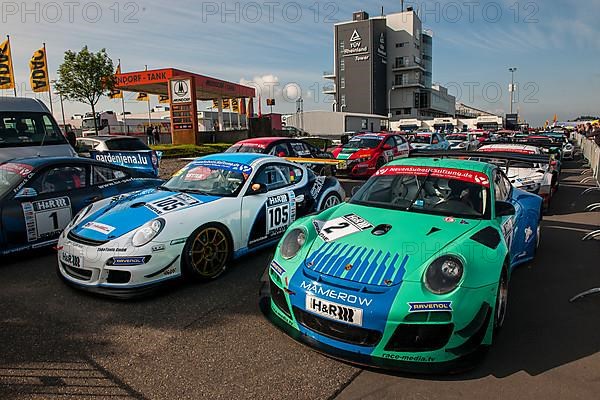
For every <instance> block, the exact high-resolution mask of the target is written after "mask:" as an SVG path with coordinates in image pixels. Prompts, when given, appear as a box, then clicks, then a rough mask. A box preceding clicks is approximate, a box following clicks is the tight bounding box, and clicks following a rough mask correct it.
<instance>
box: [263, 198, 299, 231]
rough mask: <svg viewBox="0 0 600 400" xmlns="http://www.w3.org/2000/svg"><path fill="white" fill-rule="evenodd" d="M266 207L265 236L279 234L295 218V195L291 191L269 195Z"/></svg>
mask: <svg viewBox="0 0 600 400" xmlns="http://www.w3.org/2000/svg"><path fill="white" fill-rule="evenodd" d="M266 208H267V224H266V227H267V231H266V234H267V238H272V237H275V236H279V235H281V234H283V232H285V230H286V229H287V227H288V226H289V225H290V224H291V223H292V222H294V221H295V220H296V195H295V193H294V192H293V191H290V192H288V193H284V194H280V195H278V196H273V197H269V198H268V199H267V203H266Z"/></svg>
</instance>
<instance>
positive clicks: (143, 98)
mask: <svg viewBox="0 0 600 400" xmlns="http://www.w3.org/2000/svg"><path fill="white" fill-rule="evenodd" d="M135 99H136V100H137V101H150V96H148V93H138V95H137V97H136V98H135Z"/></svg>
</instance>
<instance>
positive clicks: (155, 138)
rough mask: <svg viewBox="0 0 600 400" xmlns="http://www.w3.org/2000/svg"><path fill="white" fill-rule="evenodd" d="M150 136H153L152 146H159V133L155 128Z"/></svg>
mask: <svg viewBox="0 0 600 400" xmlns="http://www.w3.org/2000/svg"><path fill="white" fill-rule="evenodd" d="M152 135H153V136H154V144H160V131H159V130H158V127H157V126H155V127H154V129H153V130H152Z"/></svg>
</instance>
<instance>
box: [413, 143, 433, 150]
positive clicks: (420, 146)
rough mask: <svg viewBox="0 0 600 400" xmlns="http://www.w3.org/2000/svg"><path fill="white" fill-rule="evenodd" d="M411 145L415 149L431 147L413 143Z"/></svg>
mask: <svg viewBox="0 0 600 400" xmlns="http://www.w3.org/2000/svg"><path fill="white" fill-rule="evenodd" d="M410 145H411V147H412V148H413V149H426V148H428V147H430V146H431V145H430V144H427V143H411V144H410Z"/></svg>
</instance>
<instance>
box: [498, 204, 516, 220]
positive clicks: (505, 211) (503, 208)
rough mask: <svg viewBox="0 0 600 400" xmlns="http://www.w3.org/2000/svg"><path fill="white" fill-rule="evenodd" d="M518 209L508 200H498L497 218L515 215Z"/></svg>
mask: <svg viewBox="0 0 600 400" xmlns="http://www.w3.org/2000/svg"><path fill="white" fill-rule="evenodd" d="M516 213H517V210H515V206H513V205H512V204H511V203H509V202H506V201H497V202H496V218H498V217H510V216H511V215H515V214H516Z"/></svg>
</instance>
